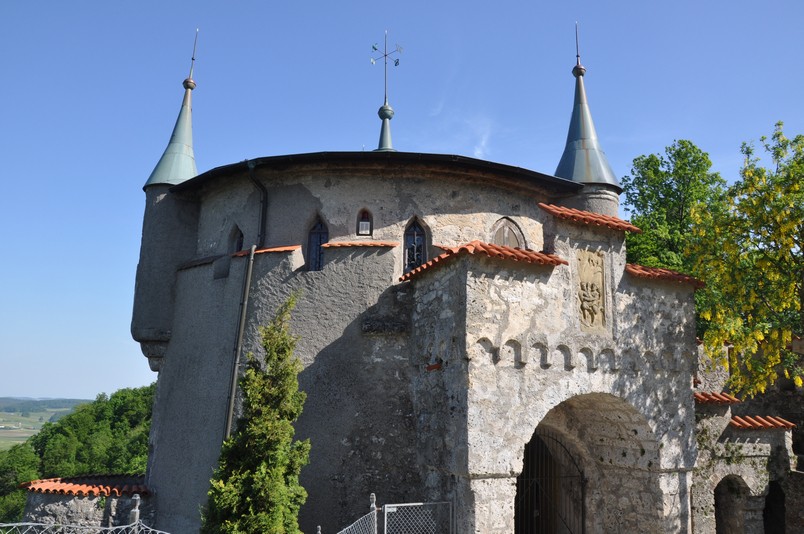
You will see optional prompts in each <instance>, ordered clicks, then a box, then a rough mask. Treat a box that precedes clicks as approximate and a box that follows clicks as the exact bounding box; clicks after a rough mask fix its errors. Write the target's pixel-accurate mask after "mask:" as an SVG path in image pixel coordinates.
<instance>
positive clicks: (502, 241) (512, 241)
mask: <svg viewBox="0 0 804 534" xmlns="http://www.w3.org/2000/svg"><path fill="white" fill-rule="evenodd" d="M491 235H492V238H491V242H492V243H494V244H495V245H504V246H506V247H513V248H525V247H526V244H525V237H524V236H523V235H522V231H521V230H520V229H519V227H517V225H516V224H514V221H512V220H511V219H509V218H507V217H503V218H502V219H500V220H499V221H497V222H496V223H494V227H493V228H492V229H491Z"/></svg>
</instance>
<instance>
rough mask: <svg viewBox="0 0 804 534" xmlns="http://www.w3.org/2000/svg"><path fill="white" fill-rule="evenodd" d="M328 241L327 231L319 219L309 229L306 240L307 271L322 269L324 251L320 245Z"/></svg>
mask: <svg viewBox="0 0 804 534" xmlns="http://www.w3.org/2000/svg"><path fill="white" fill-rule="evenodd" d="M327 241H329V230H328V229H327V225H326V224H324V221H322V220H321V219H320V218H319V219H318V220H317V221H316V223H315V224H314V225H313V227H312V228H311V229H310V234H309V236H308V239H307V270H308V271H320V270H321V269H323V267H324V249H323V248H321V245H323V244H324V243H326V242H327Z"/></svg>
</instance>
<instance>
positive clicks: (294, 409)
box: [201, 296, 310, 534]
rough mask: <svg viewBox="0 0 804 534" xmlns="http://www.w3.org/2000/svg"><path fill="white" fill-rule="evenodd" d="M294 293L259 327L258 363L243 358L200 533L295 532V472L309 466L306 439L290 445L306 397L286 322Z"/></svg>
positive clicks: (301, 493) (298, 497)
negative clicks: (228, 432)
mask: <svg viewBox="0 0 804 534" xmlns="http://www.w3.org/2000/svg"><path fill="white" fill-rule="evenodd" d="M295 301H296V298H295V296H292V297H291V298H290V299H289V300H288V302H287V303H285V304H284V305H283V306H282V307H280V309H279V310H278V311H277V313H276V316H275V317H274V319H273V320H272V321H271V323H270V324H269V325H268V326H266V327H264V328H262V329H261V334H262V347H263V349H264V351H265V363H264V365H263V364H261V363H260V361H259V360H258V359H257V358H256V357H254V356H253V355H251V354H250V355H249V357H248V366H247V369H246V372H245V374H244V376H243V377H242V379H241V380H240V389H241V391H242V393H243V415H242V417H241V418H240V420H239V421H238V424H237V429H236V431H235V432H234V433H233V434H232V436H230V437H229V438H228V439H227V440H226V441H225V442H224V443H223V447H222V449H221V456H220V461H219V466H218V469H217V470H216V471H215V475H214V477H213V479H212V480H211V488H210V490H209V500H208V503H207V506H206V508H205V509H204V511H203V518H202V522H203V526H202V529H201V531H202V532H204V533H206V534H212V533H215V534H217V533H228V534H235V533H237V534H246V533H249V534H250V533H265V534H280V533H281V534H295V533H299V532H300V531H299V526H298V513H299V509H300V508H301V505H302V504H303V503H304V501H305V500H306V499H307V492H306V491H305V490H304V488H303V487H302V486H301V485H300V484H299V473H300V471H301V469H302V467H304V466H305V465H306V464H307V461H308V456H309V452H310V442H309V440H305V441H294V439H293V438H294V434H295V431H294V429H293V423H294V422H295V421H296V420H297V419H298V418H299V415H301V412H302V408H303V406H304V401H305V399H306V395H305V393H304V392H302V391H299V381H298V374H299V372H300V371H301V369H302V365H301V362H300V361H299V360H298V359H297V358H295V357H294V356H293V348H294V346H295V344H296V339H295V338H294V337H293V336H291V335H290V333H289V331H288V324H289V321H290V312H291V310H292V309H293V307H294V304H295Z"/></svg>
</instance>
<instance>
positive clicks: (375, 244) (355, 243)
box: [321, 241, 399, 248]
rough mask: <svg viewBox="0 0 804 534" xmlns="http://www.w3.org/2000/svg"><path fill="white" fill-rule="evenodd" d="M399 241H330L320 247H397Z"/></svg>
mask: <svg viewBox="0 0 804 534" xmlns="http://www.w3.org/2000/svg"><path fill="white" fill-rule="evenodd" d="M398 246H399V242H394V241H330V242H329V243H324V244H323V245H321V247H322V248H341V247H388V248H393V247H398Z"/></svg>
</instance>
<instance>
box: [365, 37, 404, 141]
mask: <svg viewBox="0 0 804 534" xmlns="http://www.w3.org/2000/svg"><path fill="white" fill-rule="evenodd" d="M371 49H372V51H374V52H377V51H379V46H377V45H376V44H375V45H373V46H372V47H371ZM396 53H399V54H401V53H402V47H401V46H399V45H396V48H395V49H394V50H392V51H390V52H388V30H386V31H385V46H384V48H383V53H382V55H380V56H379V57H376V58H371V64H372V65H374V64H375V63H376V62H377V60H379V59H382V60H383V61H384V76H385V99H384V102H383V105H382V106H381V107H380V109H379V111H377V115H379V116H380V119H381V120H382V128H381V129H380V143H379V146H378V147H377V151H385V152H394V151H395V150H394V147H393V145H392V144H391V119H392V118H394V109H393V108H392V107H391V106H390V105H389V104H388V58H389V57H390V56H391V55H393V54H396ZM398 65H399V59H395V60H394V66H395V67H396V66H398Z"/></svg>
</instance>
